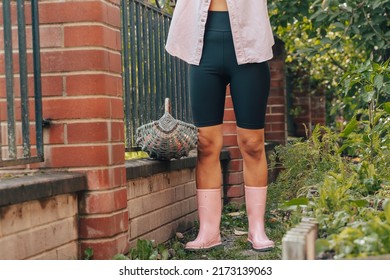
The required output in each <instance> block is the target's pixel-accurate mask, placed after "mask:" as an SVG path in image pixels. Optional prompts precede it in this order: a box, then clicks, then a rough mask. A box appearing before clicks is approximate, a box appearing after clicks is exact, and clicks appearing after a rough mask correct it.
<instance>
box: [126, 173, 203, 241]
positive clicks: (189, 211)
mask: <svg viewBox="0 0 390 280" xmlns="http://www.w3.org/2000/svg"><path fill="white" fill-rule="evenodd" d="M127 191H128V195H127V197H128V203H127V204H128V210H129V229H130V246H134V245H135V244H136V242H137V239H139V238H141V239H149V240H155V241H156V243H161V242H165V241H167V240H169V239H170V238H172V237H173V236H174V234H175V233H176V232H183V231H186V230H188V229H190V228H191V227H192V226H193V225H194V223H193V222H194V220H195V219H197V213H196V209H197V206H196V196H195V195H196V187H195V171H194V168H191V169H183V170H177V171H173V172H164V173H158V174H155V175H152V176H150V177H143V178H142V177H141V178H136V179H132V180H130V181H128V183H127Z"/></svg>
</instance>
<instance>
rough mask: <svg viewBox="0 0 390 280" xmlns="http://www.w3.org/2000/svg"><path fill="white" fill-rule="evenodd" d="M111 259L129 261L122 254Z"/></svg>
mask: <svg viewBox="0 0 390 280" xmlns="http://www.w3.org/2000/svg"><path fill="white" fill-rule="evenodd" d="M112 259H113V260H129V258H128V257H126V256H125V255H123V254H116V255H115V256H114V257H113V258H112Z"/></svg>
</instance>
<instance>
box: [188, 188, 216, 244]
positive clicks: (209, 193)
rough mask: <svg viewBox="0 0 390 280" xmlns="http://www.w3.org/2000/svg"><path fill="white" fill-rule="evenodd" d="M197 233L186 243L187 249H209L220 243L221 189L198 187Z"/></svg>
mask: <svg viewBox="0 0 390 280" xmlns="http://www.w3.org/2000/svg"><path fill="white" fill-rule="evenodd" d="M196 192H197V200H198V215H199V223H200V227H199V233H198V236H197V237H196V239H195V240H194V241H191V242H188V243H187V244H186V247H185V248H186V249H187V250H202V249H210V248H213V247H216V246H218V245H221V235H220V229H219V227H220V223H221V214H222V213H221V212H222V202H221V190H220V189H198V190H197V191H196Z"/></svg>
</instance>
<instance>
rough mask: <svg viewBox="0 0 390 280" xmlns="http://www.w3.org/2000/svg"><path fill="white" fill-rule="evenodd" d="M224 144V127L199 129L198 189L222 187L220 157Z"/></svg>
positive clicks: (216, 126)
mask: <svg viewBox="0 0 390 280" xmlns="http://www.w3.org/2000/svg"><path fill="white" fill-rule="evenodd" d="M222 144H223V134H222V125H215V126H209V127H201V128H199V129H198V158H197V166H196V187H197V189H216V188H218V189H219V188H220V187H221V185H222V178H221V177H222V176H221V174H222V173H221V172H222V171H221V164H220V160H219V155H220V153H221V149H222Z"/></svg>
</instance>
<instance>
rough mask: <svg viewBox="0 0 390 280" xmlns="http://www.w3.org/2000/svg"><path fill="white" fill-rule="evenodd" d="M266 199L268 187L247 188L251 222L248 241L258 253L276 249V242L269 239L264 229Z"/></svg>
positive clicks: (247, 207)
mask: <svg viewBox="0 0 390 280" xmlns="http://www.w3.org/2000/svg"><path fill="white" fill-rule="evenodd" d="M266 199H267V187H248V186H245V203H246V210H247V214H248V222H249V232H248V241H249V242H250V243H252V248H253V249H254V250H257V251H268V250H271V249H272V248H273V247H274V242H273V241H271V240H269V239H268V237H267V235H266V233H265V229H264V214H265V203H266Z"/></svg>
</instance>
